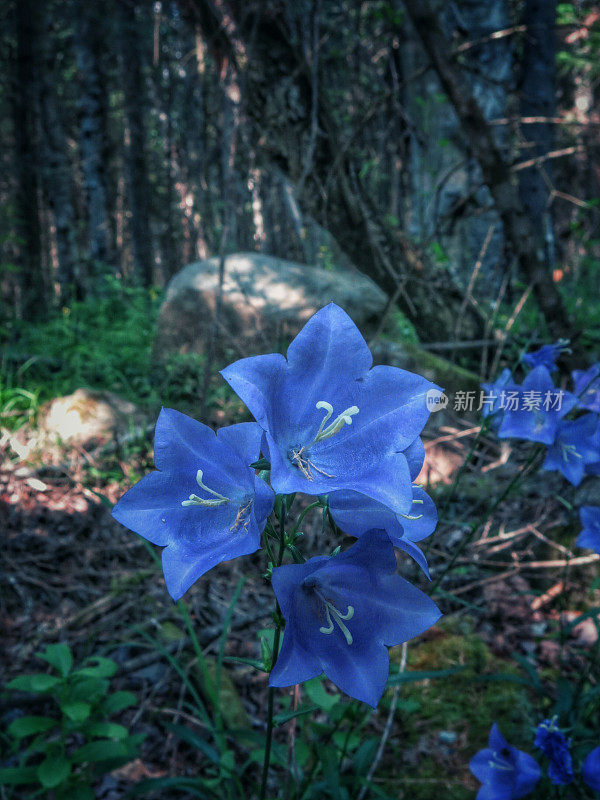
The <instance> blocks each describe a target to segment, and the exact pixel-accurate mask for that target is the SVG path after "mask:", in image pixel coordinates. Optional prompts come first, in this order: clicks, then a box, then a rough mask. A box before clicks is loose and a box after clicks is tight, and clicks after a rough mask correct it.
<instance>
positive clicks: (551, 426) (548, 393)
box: [498, 366, 576, 444]
mask: <svg viewBox="0 0 600 800" xmlns="http://www.w3.org/2000/svg"><path fill="white" fill-rule="evenodd" d="M517 390H518V392H519V398H518V408H516V409H514V410H513V409H512V408H506V409H505V411H504V416H503V418H502V423H501V425H500V428H499V430H498V438H500V439H507V438H509V437H512V438H515V439H527V440H529V441H532V442H542V444H552V442H553V441H554V437H555V436H556V428H557V425H558V421H559V420H560V419H561V418H562V417H564V416H565V414H568V413H569V411H571V409H572V408H573V407H574V406H575V404H576V400H575V398H574V397H573V395H571V394H569V393H568V392H565V391H563V390H562V389H557V388H556V387H555V386H554V384H553V382H552V378H551V377H550V373H549V372H548V370H547V369H546V367H544V366H539V367H536V368H535V369H533V370H532V371H531V372H530V373H529V374H528V375H527V377H526V378H525V380H524V381H523V383H522V384H521V385H520V386H517Z"/></svg>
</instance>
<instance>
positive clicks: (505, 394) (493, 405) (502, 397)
mask: <svg viewBox="0 0 600 800" xmlns="http://www.w3.org/2000/svg"><path fill="white" fill-rule="evenodd" d="M481 388H482V389H483V390H484V391H485V393H486V395H487V396H488V398H489V402H486V403H485V404H484V406H483V408H482V414H483V416H484V417H489V416H492V417H493V419H492V420H491V428H492V429H494V430H497V429H498V428H499V427H500V424H501V422H502V419H503V417H504V410H505V409H506V408H510V402H511V401H510V398H511V397H515V396H516V397H517V398H518V390H519V386H518V384H517V383H515V380H514V378H513V374H512V372H511V371H510V370H509V369H508V367H506V368H505V369H503V370H502V372H501V373H500V375H499V376H498V377H497V378H496V380H495V381H494V382H493V383H482V384H481Z"/></svg>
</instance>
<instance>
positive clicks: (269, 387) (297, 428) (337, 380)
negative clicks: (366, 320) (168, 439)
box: [221, 303, 437, 514]
mask: <svg viewBox="0 0 600 800" xmlns="http://www.w3.org/2000/svg"><path fill="white" fill-rule="evenodd" d="M371 365H372V356H371V353H370V351H369V348H368V347H367V344H366V342H365V340H364V339H363V337H362V336H361V334H360V332H359V330H358V328H357V327H356V325H355V324H354V323H353V322H352V320H351V319H350V317H349V316H348V315H347V314H346V313H345V312H344V311H342V309H341V308H339V307H338V306H336V305H334V304H333V303H330V304H329V305H328V306H326V307H325V308H323V309H321V310H320V311H318V312H317V313H316V314H315V315H314V316H313V317H312V318H311V319H310V320H309V321H308V322H307V323H306V325H305V326H304V328H303V329H302V330H301V331H300V333H299V334H298V336H296V338H295V339H294V340H293V342H292V343H291V344H290V346H289V348H288V351H287V359H286V358H284V357H283V356H282V355H280V354H276V353H272V354H270V355H264V356H254V357H251V358H244V359H241V360H240V361H237V362H236V363H235V364H232V365H231V366H229V367H227V368H226V369H224V370H223V371H222V373H221V374H222V375H223V377H224V378H225V380H226V381H227V382H228V383H229V385H230V386H231V387H232V388H233V390H234V391H235V392H237V394H238V395H239V396H240V397H241V398H242V400H243V401H244V403H245V404H246V405H247V406H248V408H249V409H250V411H251V412H252V414H253V415H254V417H255V419H256V420H257V422H259V424H260V425H261V426H262V428H263V429H264V431H265V455H267V457H268V459H269V461H270V463H271V485H272V486H273V488H274V489H275V491H276V492H277V493H281V494H288V493H292V492H297V491H298V492H304V493H306V494H312V495H321V494H329V493H330V492H333V491H335V490H341V489H351V490H353V491H357V492H360V493H361V494H365V495H367V496H368V497H371V498H373V499H374V500H377V501H379V502H380V503H383V504H384V505H386V506H389V507H390V508H392V509H393V510H394V511H395V512H396V513H399V514H407V513H409V511H410V509H411V506H412V501H413V495H412V487H411V480H410V471H409V467H408V463H407V460H406V456H405V454H404V451H405V450H406V449H407V447H409V446H410V445H411V444H412V443H413V442H414V441H415V439H416V438H417V436H418V435H419V433H420V432H421V430H422V428H423V426H424V425H425V422H426V421H427V418H428V416H429V410H428V408H427V401H426V395H427V392H428V391H430V390H435V389H436V388H437V387H435V386H434V385H433V384H432V383H430V382H429V381H428V380H426V379H425V378H422V377H421V376H419V375H414V374H413V373H411V372H407V371H405V370H402V369H398V368H396V367H389V366H377V367H373V368H372V369H371Z"/></svg>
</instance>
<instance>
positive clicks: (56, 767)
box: [37, 755, 71, 789]
mask: <svg viewBox="0 0 600 800" xmlns="http://www.w3.org/2000/svg"><path fill="white" fill-rule="evenodd" d="M70 772H71V762H70V761H68V760H67V759H66V758H65V757H64V756H59V755H54V756H48V757H47V758H46V759H45V761H42V763H41V764H40V765H39V767H38V768H37V777H38V780H39V782H40V783H41V784H42V786H43V787H44V788H45V789H54V787H55V786H58V785H59V784H61V783H62V782H63V781H64V780H66V778H68V777H69V774H70Z"/></svg>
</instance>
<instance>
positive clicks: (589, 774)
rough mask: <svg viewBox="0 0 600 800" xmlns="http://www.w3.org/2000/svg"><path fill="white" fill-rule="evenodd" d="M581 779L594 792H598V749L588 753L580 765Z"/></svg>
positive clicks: (599, 760) (599, 778)
mask: <svg viewBox="0 0 600 800" xmlns="http://www.w3.org/2000/svg"><path fill="white" fill-rule="evenodd" d="M581 777H582V778H583V780H584V781H585V783H586V784H587V785H588V786H589V787H590V789H593V790H594V791H595V792H600V747H596V749H595V750H592V752H591V753H588V754H587V756H586V757H585V758H584V760H583V764H582V765H581Z"/></svg>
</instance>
